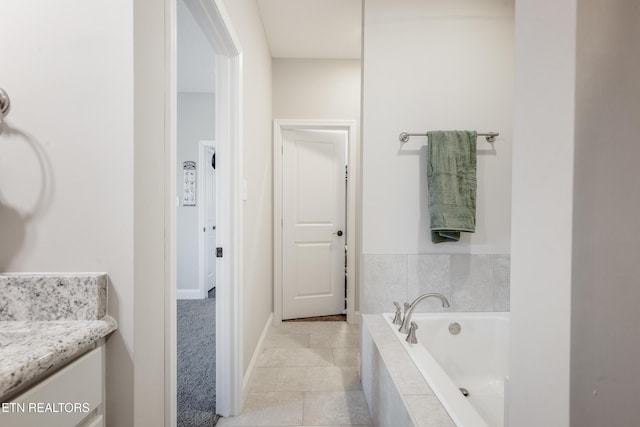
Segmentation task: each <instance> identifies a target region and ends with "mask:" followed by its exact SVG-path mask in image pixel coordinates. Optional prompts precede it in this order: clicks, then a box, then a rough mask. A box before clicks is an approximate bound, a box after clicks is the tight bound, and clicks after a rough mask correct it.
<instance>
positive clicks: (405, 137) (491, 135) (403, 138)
mask: <svg viewBox="0 0 640 427" xmlns="http://www.w3.org/2000/svg"><path fill="white" fill-rule="evenodd" d="M427 135H428V134H426V133H407V132H402V133H401V134H400V138H399V139H400V142H407V141H409V138H410V137H412V136H427ZM498 135H500V133H499V132H487V133H479V134H478V136H484V137H486V139H487V142H495V140H496V136H498Z"/></svg>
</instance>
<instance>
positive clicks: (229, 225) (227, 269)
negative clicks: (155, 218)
mask: <svg viewBox="0 0 640 427" xmlns="http://www.w3.org/2000/svg"><path fill="white" fill-rule="evenodd" d="M185 3H186V5H187V6H188V7H189V9H190V10H191V12H192V14H193V16H194V17H195V18H196V21H197V22H198V24H199V25H200V27H201V29H202V30H203V31H204V33H205V35H206V36H207V38H208V39H209V41H210V42H211V44H212V46H213V47H214V50H215V51H216V52H217V53H218V56H217V58H216V59H217V61H216V63H217V67H218V70H217V71H220V70H222V73H220V74H218V73H216V119H220V117H218V114H219V113H223V114H222V115H223V117H222V120H217V122H216V134H217V135H216V138H215V139H216V141H218V146H217V147H216V151H217V152H218V153H219V157H220V158H219V159H217V160H218V162H219V164H220V170H219V171H218V176H217V185H218V186H219V187H223V188H225V187H226V188H228V189H230V191H229V193H228V200H229V203H228V204H227V205H226V206H224V207H221V208H220V210H219V211H218V212H217V218H216V220H217V221H218V223H219V224H220V225H221V227H220V228H221V230H218V233H216V240H217V244H218V246H221V247H223V250H224V253H225V254H224V257H223V258H220V259H219V261H218V263H217V265H216V277H217V281H218V279H219V278H220V274H224V281H223V282H220V283H224V284H225V286H220V287H219V289H218V292H217V295H216V347H217V351H216V366H217V369H216V409H217V412H218V413H219V414H221V415H223V416H233V415H238V414H239V412H240V410H241V408H242V390H241V385H242V371H241V363H242V362H241V361H242V340H241V335H240V332H241V331H242V325H241V316H242V307H241V304H240V297H241V296H242V289H241V287H242V274H241V259H240V254H241V253H242V240H241V239H242V222H241V220H242V206H241V203H240V200H241V198H240V192H239V188H240V184H239V182H240V177H241V176H242V175H241V173H242V168H241V166H242V143H241V142H242V139H241V138H242V134H241V128H240V126H241V125H242V122H241V114H242V100H241V98H240V97H241V96H242V88H241V83H242V54H241V52H242V50H241V47H240V43H239V42H238V38H237V36H236V33H235V31H234V29H233V26H232V24H231V20H230V18H229V15H228V13H227V12H226V9H225V7H224V4H223V2H222V0H185ZM165 4H166V5H167V6H166V11H167V30H166V31H167V35H166V38H167V43H166V46H167V47H166V49H167V52H166V60H167V71H166V72H167V83H166V91H167V93H166V99H167V106H166V111H167V113H166V114H167V122H166V123H167V129H166V130H165V132H166V135H167V138H166V141H167V143H166V145H167V147H166V151H167V152H168V156H167V157H168V160H167V161H168V165H167V167H166V170H167V174H169V176H168V177H165V182H166V179H168V180H169V181H168V182H169V184H168V185H167V186H166V188H167V195H166V200H167V209H168V214H167V216H166V218H167V223H166V224H165V227H166V229H167V230H168V236H167V239H166V246H165V256H166V258H167V261H168V262H166V264H165V265H166V267H165V276H166V283H167V284H168V285H167V286H168V287H169V289H168V290H167V295H168V296H169V298H168V299H167V303H166V306H165V311H166V312H167V313H168V316H167V318H168V319H167V323H166V325H165V327H166V334H167V335H168V339H167V342H168V344H167V347H166V353H167V354H166V360H167V371H168V375H169V378H168V381H167V383H166V400H167V402H166V407H167V410H166V425H167V426H169V427H173V426H175V425H176V413H177V411H176V393H177V391H176V390H177V387H176V362H177V357H176V309H175V306H176V304H175V297H176V277H175V271H176V262H177V256H176V241H177V240H176V230H175V229H176V213H175V211H176V206H175V197H176V195H177V192H176V178H175V177H176V168H177V166H176V161H177V160H176V159H177V153H176V147H177V137H176V117H177V111H176V110H177V96H176V93H177V92H176V90H177V84H176V73H177V72H176V68H177V67H176V63H177V58H176V43H175V40H176V14H177V12H176V6H175V0H165ZM221 88H223V89H221ZM225 113H226V115H225ZM225 123H226V124H227V125H228V126H227V127H228V129H227V130H226V132H225V131H224V128H225V126H224V124H225ZM218 132H220V133H218ZM225 148H226V150H225ZM217 157H218V156H217ZM225 162H226V163H227V164H226V166H225V167H224V169H226V171H227V176H226V177H225V176H224V173H223V172H222V169H223V163H225ZM224 224H226V226H224ZM220 267H222V268H220Z"/></svg>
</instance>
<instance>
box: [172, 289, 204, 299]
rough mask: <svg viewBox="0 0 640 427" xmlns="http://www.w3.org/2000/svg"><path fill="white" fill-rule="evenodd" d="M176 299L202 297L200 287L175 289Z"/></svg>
mask: <svg viewBox="0 0 640 427" xmlns="http://www.w3.org/2000/svg"><path fill="white" fill-rule="evenodd" d="M176 299H202V294H201V293H200V289H176Z"/></svg>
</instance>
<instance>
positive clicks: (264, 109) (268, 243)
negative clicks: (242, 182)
mask: <svg viewBox="0 0 640 427" xmlns="http://www.w3.org/2000/svg"><path fill="white" fill-rule="evenodd" d="M225 6H226V8H227V11H228V12H229V16H230V18H231V21H232V23H233V26H234V28H235V31H236V34H237V36H238V38H239V39H240V45H241V48H242V70H243V81H242V105H243V110H242V140H243V150H244V156H243V159H242V162H243V165H242V167H243V171H244V177H245V179H246V182H247V200H246V201H245V202H244V205H243V210H244V214H243V215H244V216H243V218H242V234H243V238H242V244H243V253H242V254H241V256H242V272H241V274H242V276H243V277H242V291H241V301H240V305H241V307H242V313H243V317H242V319H241V323H242V325H241V327H242V337H241V339H242V348H243V349H242V353H243V355H242V358H243V361H242V367H243V370H245V371H246V369H247V367H248V366H249V362H250V360H251V357H252V356H253V352H254V351H255V349H256V346H257V344H258V340H259V338H260V334H261V333H262V330H263V328H264V325H265V323H266V322H267V320H268V318H269V314H270V313H271V312H272V311H273V269H272V262H273V249H272V248H273V227H272V224H273V220H272V213H273V203H272V200H273V190H272V183H271V177H272V168H271V164H272V155H271V54H270V52H269V46H268V44H267V40H266V38H265V35H264V28H263V26H262V21H261V20H260V15H259V11H258V6H257V3H256V1H255V0H234V1H227V2H225Z"/></svg>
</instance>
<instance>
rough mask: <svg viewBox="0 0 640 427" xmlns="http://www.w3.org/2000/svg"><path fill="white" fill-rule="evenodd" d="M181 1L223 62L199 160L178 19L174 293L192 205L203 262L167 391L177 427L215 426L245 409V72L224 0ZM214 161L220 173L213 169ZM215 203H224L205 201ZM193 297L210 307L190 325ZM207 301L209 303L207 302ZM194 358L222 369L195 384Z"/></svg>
mask: <svg viewBox="0 0 640 427" xmlns="http://www.w3.org/2000/svg"><path fill="white" fill-rule="evenodd" d="M175 5H176V10H175V11H174V13H175V14H174V15H173V18H172V19H173V22H174V24H175V23H176V21H178V19H179V16H180V12H181V8H182V13H184V12H185V11H186V12H187V13H189V15H190V16H191V17H192V18H193V21H194V23H195V24H196V26H197V30H198V31H199V32H200V33H201V35H202V38H203V39H204V41H205V43H206V44H207V46H208V49H205V51H206V52H205V53H204V54H203V55H206V56H207V57H208V58H209V57H210V58H209V59H211V61H212V62H213V64H214V66H213V68H207V69H206V76H205V77H206V78H207V79H209V78H211V79H213V82H212V86H213V90H212V94H211V95H212V96H211V97H210V99H209V101H210V102H209V101H207V102H208V106H209V107H211V109H210V110H208V109H206V110H207V112H206V114H205V115H206V121H207V123H208V124H209V125H211V126H212V129H213V133H212V134H202V133H200V134H198V135H196V136H195V137H194V138H195V150H194V151H193V152H192V153H191V154H189V157H190V158H188V159H187V158H182V157H181V156H182V154H181V153H180V139H181V132H180V115H181V114H182V113H181V100H182V99H184V98H185V96H183V95H184V94H181V93H178V92H180V91H178V90H175V88H179V87H180V62H181V59H183V57H181V54H180V52H181V49H180V37H179V35H180V32H179V28H178V27H179V25H176V26H175V27H174V30H175V31H177V33H178V34H177V36H176V39H177V40H178V46H177V47H178V48H177V49H175V46H171V45H169V48H168V49H169V50H168V56H169V60H170V64H169V70H170V74H171V75H172V79H171V80H172V81H173V83H172V85H175V86H173V87H174V90H172V91H170V92H171V94H170V100H169V115H170V118H171V121H172V122H174V124H173V126H174V129H177V132H175V133H174V134H173V135H172V136H171V142H170V158H171V159H170V170H171V174H172V175H173V176H175V177H176V179H172V183H171V184H172V185H171V188H170V192H169V194H170V197H169V200H171V203H172V204H173V206H172V209H171V212H170V218H169V222H170V227H171V235H170V236H169V260H170V262H169V265H170V267H169V271H171V272H173V274H170V278H171V282H170V283H171V285H170V286H171V291H170V292H171V295H177V296H178V298H179V297H180V296H181V291H180V282H179V274H178V273H179V269H180V268H179V267H180V259H181V253H180V251H181V247H180V244H179V237H180V235H179V233H178V231H179V228H180V227H179V216H178V210H179V209H186V210H189V211H190V213H191V214H192V215H194V214H195V216H196V217H197V218H198V219H197V220H196V222H195V224H196V227H195V228H194V230H195V232H196V247H197V248H198V250H197V253H195V254H194V256H193V257H192V259H190V261H192V262H193V264H192V265H194V266H193V268H191V269H189V273H190V274H193V275H194V277H195V279H194V282H190V284H189V287H191V288H193V292H192V293H191V294H189V295H188V296H189V297H190V298H191V299H189V300H184V299H183V300H181V301H178V304H177V305H178V307H177V309H176V311H177V314H176V316H175V317H173V316H172V319H170V322H169V324H168V325H167V326H168V334H169V340H168V341H169V346H168V348H167V356H168V360H169V365H170V366H171V375H170V386H169V394H168V407H169V408H170V411H169V412H170V414H171V419H172V420H171V425H173V426H175V425H176V424H177V425H178V426H179V427H182V426H185V427H186V426H192V425H208V424H209V423H210V422H211V421H213V420H215V418H216V417H217V415H218V414H219V415H222V416H231V415H237V413H238V411H239V408H240V407H241V395H240V390H241V387H240V386H241V379H242V376H241V370H240V362H239V361H240V360H241V343H240V342H239V339H238V337H239V336H240V334H239V333H238V331H239V318H240V316H241V314H242V313H241V307H239V303H238V301H239V295H240V291H239V289H238V283H239V282H240V280H239V277H240V274H239V272H240V267H241V266H240V257H239V253H240V251H241V250H242V248H241V232H240V218H241V216H242V205H241V199H240V196H239V195H240V190H239V189H240V182H241V181H240V176H242V175H241V174H242V170H241V162H240V159H241V153H242V148H241V143H240V112H241V104H240V82H241V81H242V74H241V51H240V48H239V43H238V40H237V38H236V37H235V35H234V31H233V29H232V27H231V24H230V22H229V19H228V15H227V13H226V11H225V9H224V5H223V4H222V2H220V1H217V0H176V3H175ZM177 23H178V24H179V22H177ZM191 47H193V44H189V45H188V46H187V47H184V46H183V48H182V51H183V53H184V51H185V50H187V51H188V49H190V48H191ZM191 54H192V56H193V57H196V58H197V57H199V56H201V53H198V52H191ZM194 69H196V70H198V71H199V72H202V67H191V71H193V70H194ZM198 77H199V76H194V75H192V76H191V77H190V78H189V79H187V80H186V82H183V83H185V84H187V85H189V84H192V83H193V82H194V81H196V80H197V78H198ZM176 81H177V82H176ZM170 86H171V85H170ZM182 92H186V93H188V94H189V96H191V95H193V93H191V91H190V90H189V89H187V90H186V91H182ZM187 97H188V96H187ZM207 108H208V107H207ZM182 112H184V111H182ZM199 114H203V109H195V108H194V109H191V110H190V111H188V112H187V114H186V115H187V116H188V117H190V118H193V117H195V116H197V115H199ZM188 129H189V130H191V131H192V130H193V127H190V126H189V127H188ZM214 159H215V170H214V172H213V173H212V172H211V171H212V169H213V166H214V163H213V162H214ZM187 162H191V163H192V164H188V163H187ZM189 168H191V172H192V173H189V174H186V173H185V171H188V170H189ZM187 190H188V191H187ZM214 199H215V201H216V202H215V203H206V202H207V201H212V200H214ZM176 207H177V208H178V209H176ZM203 224H204V225H203ZM213 227H215V228H213ZM212 231H214V232H212ZM201 247H202V248H201ZM192 283H195V285H193V284H192ZM211 284H214V285H215V298H207V297H208V296H209V290H211V289H210V288H211V286H210V285H211ZM182 296H184V293H182ZM212 296H213V295H212ZM184 301H187V302H195V305H196V306H197V307H196V309H198V308H202V310H201V313H200V314H197V315H196V316H195V318H193V316H191V317H192V318H193V320H192V321H189V322H185V321H183V320H184V319H182V320H181V317H180V306H179V303H181V302H184ZM211 301H213V304H211ZM205 305H206V306H208V307H206V308H203V306H205ZM185 325H186V326H187V327H186V328H185ZM185 329H186V330H188V331H189V334H191V335H192V336H188V337H187V338H188V340H189V341H190V343H191V345H189V346H185V345H183V344H184V343H181V338H182V337H183V336H182V335H183V333H184V330H185ZM196 329H197V330H199V331H200V332H202V334H201V336H202V337H204V338H202V340H203V341H200V342H198V339H197V338H196V339H194V337H195V334H193V331H194V330H196ZM200 332H199V333H200ZM204 340H206V341H207V343H208V345H207V346H204V345H203V343H204ZM209 344H212V345H209ZM185 349H186V350H185ZM186 355H188V356H189V357H190V358H191V359H193V360H196V361H195V364H194V365H195V366H197V367H202V366H204V365H207V366H210V367H213V375H210V374H207V375H200V377H198V376H197V375H192V376H191V378H192V379H193V381H192V383H191V384H185V383H184V382H181V378H180V369H181V368H182V367H181V365H180V364H181V363H182V362H181V358H182V359H184V358H185V356H186ZM200 382H202V383H203V384H200ZM196 383H198V384H196ZM194 385H197V386H198V387H194ZM200 385H204V387H200ZM198 389H199V391H198ZM181 393H182V395H181ZM185 396H186V398H185ZM180 399H182V401H183V402H185V401H186V402H191V403H193V402H194V401H195V402H196V405H195V407H193V406H194V405H192V407H188V408H187V409H188V410H187V411H182V410H179V409H180V407H179V406H180V405H179V404H178V401H179V400H180ZM205 400H206V401H207V402H206V405H205V404H204V401H205ZM177 420H179V421H177Z"/></svg>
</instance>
